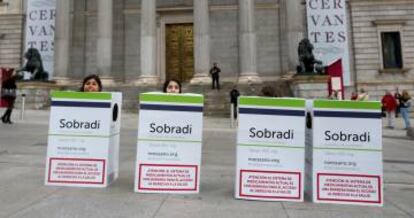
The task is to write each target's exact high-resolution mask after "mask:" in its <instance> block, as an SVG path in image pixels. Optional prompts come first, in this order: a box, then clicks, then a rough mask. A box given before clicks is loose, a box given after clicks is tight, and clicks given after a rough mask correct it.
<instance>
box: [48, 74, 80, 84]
mask: <svg viewBox="0 0 414 218" xmlns="http://www.w3.org/2000/svg"><path fill="white" fill-rule="evenodd" d="M53 81H55V82H56V85H59V86H67V85H73V83H74V80H73V79H69V78H68V77H64V76H61V77H57V76H55V77H53ZM79 85H80V84H79Z"/></svg>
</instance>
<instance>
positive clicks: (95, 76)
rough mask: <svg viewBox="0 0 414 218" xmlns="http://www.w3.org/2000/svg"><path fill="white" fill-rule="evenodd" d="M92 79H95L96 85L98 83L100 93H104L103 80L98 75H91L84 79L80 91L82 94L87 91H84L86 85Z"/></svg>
mask: <svg viewBox="0 0 414 218" xmlns="http://www.w3.org/2000/svg"><path fill="white" fill-rule="evenodd" d="M90 79H94V80H95V81H96V83H98V87H99V91H102V82H101V79H100V78H99V76H98V75H96V74H91V75H89V76H87V77H85V79H83V82H82V86H81V88H80V91H81V92H84V91H85V90H84V86H85V83H86V82H88V80H90Z"/></svg>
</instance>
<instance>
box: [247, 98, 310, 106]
mask: <svg viewBox="0 0 414 218" xmlns="http://www.w3.org/2000/svg"><path fill="white" fill-rule="evenodd" d="M239 103H240V105H251V106H269V107H296V108H304V107H305V99H292V98H289V99H287V98H286V99H284V98H266V97H247V96H242V97H240V99H239Z"/></svg>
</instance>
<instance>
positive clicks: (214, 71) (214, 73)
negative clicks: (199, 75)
mask: <svg viewBox="0 0 414 218" xmlns="http://www.w3.org/2000/svg"><path fill="white" fill-rule="evenodd" d="M220 72H221V69H220V68H219V67H217V63H213V67H212V68H211V69H210V75H211V77H212V79H213V81H212V83H211V88H212V89H215V88H217V89H220V81H219V79H220Z"/></svg>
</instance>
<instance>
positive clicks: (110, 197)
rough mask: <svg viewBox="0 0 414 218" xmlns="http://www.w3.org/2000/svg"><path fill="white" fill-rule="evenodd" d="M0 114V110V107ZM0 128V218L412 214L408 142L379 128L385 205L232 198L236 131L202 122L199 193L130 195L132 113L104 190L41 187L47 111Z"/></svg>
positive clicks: (413, 147) (412, 152) (412, 164)
mask: <svg viewBox="0 0 414 218" xmlns="http://www.w3.org/2000/svg"><path fill="white" fill-rule="evenodd" d="M0 112H2V113H3V110H1V111H0ZM18 115H19V111H18V110H16V111H15V113H14V117H13V118H14V121H15V123H14V124H13V125H5V124H0V173H1V176H0V217H31V218H32V217H256V218H259V217H307V218H311V217H317V218H321V217H393V218H396V217H414V158H413V157H414V141H412V140H409V139H408V138H407V137H406V136H405V134H406V133H405V131H403V130H402V121H401V118H399V119H398V120H397V128H396V129H394V130H389V129H384V131H383V145H384V149H383V151H384V153H383V158H384V183H385V187H384V190H385V193H384V200H385V203H384V207H367V206H349V205H333V204H315V203H312V202H309V201H306V202H305V203H288V202H261V201H246V200H235V199H234V197H233V189H234V179H235V178H234V175H235V157H236V155H235V152H236V130H235V129H234V128H230V121H229V119H226V118H212V117H205V118H204V134H203V151H202V166H201V184H200V187H201V191H200V193H199V194H195V195H179V194H174V195H173V194H137V193H134V192H133V184H134V164H135V155H136V139H137V119H138V116H137V114H128V113H123V114H122V130H121V146H120V174H119V175H120V177H119V178H118V180H116V181H115V182H114V183H113V184H112V185H111V186H109V187H108V188H102V189H101V188H67V187H54V186H44V185H43V184H44V173H45V172H44V171H45V160H46V148H47V132H48V122H49V111H26V113H25V119H24V120H19V119H18Z"/></svg>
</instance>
